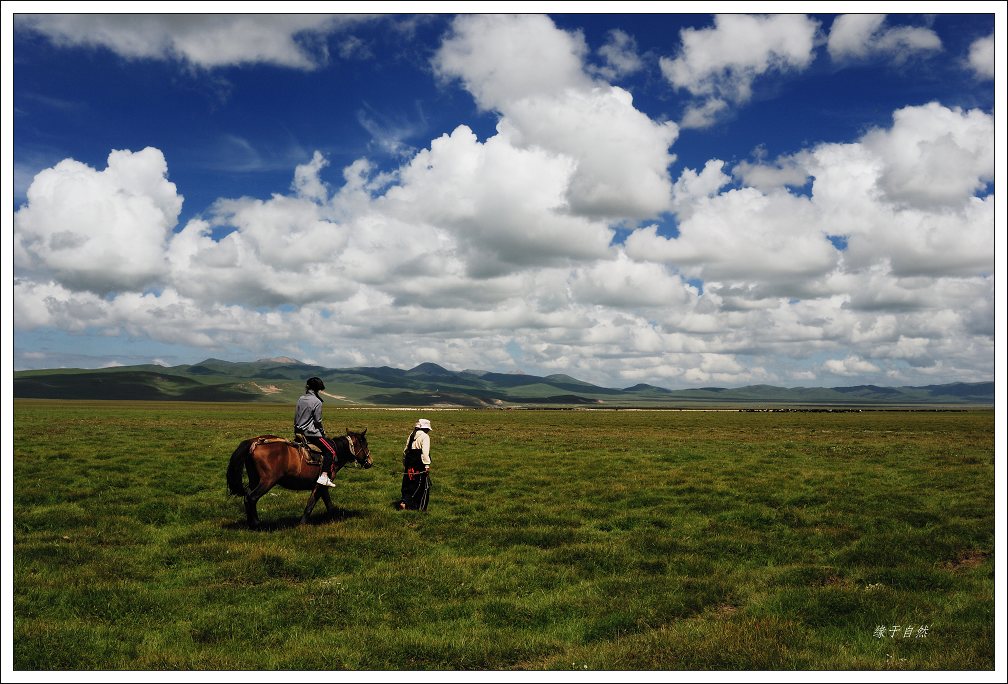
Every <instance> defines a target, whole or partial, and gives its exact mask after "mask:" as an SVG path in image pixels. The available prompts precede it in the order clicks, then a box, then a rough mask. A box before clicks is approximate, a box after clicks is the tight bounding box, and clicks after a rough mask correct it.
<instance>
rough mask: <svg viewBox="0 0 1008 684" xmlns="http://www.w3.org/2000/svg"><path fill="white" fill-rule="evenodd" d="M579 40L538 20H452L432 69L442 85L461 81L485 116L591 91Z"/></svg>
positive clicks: (473, 17) (510, 17)
mask: <svg viewBox="0 0 1008 684" xmlns="http://www.w3.org/2000/svg"><path fill="white" fill-rule="evenodd" d="M587 51H588V47H587V46H586V45H585V42H584V38H583V37H582V36H581V35H580V34H574V33H567V32H566V31H560V30H558V29H557V28H556V26H554V24H553V22H552V21H551V20H550V19H549V17H546V16H541V15H503V14H472V15H461V16H459V17H456V18H455V20H454V21H453V23H452V33H451V35H449V36H448V38H447V39H446V40H445V41H444V42H443V43H442V44H441V47H440V48H439V49H438V51H437V53H436V54H435V55H434V59H433V61H432V64H433V66H434V70H435V72H436V73H437V74H438V75H439V76H440V77H441V78H443V79H446V80H451V79H455V78H459V79H461V80H462V83H463V85H464V86H465V89H466V90H468V91H469V92H470V93H472V95H473V97H475V98H476V103H477V104H478V105H479V106H480V107H482V108H483V109H486V110H497V111H502V110H504V109H506V108H507V106H508V105H509V104H510V103H512V102H515V101H517V100H520V99H523V98H528V97H547V98H548V97H551V96H552V95H553V94H554V93H557V92H563V91H565V90H567V89H568V88H577V89H589V88H591V86H592V82H591V79H590V78H589V77H588V76H586V75H585V73H584V69H583V67H582V60H583V58H584V55H585V54H586V53H587Z"/></svg>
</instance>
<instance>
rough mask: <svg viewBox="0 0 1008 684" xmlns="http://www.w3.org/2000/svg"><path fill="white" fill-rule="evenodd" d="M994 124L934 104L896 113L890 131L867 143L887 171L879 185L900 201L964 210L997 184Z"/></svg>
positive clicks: (977, 114)
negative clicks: (978, 194) (963, 205)
mask: <svg viewBox="0 0 1008 684" xmlns="http://www.w3.org/2000/svg"><path fill="white" fill-rule="evenodd" d="M993 139H994V119H993V117H992V116H991V115H989V114H986V113H985V112H983V111H980V110H971V111H967V112H964V111H962V110H960V109H958V108H954V109H949V108H947V107H943V106H942V105H940V104H938V103H936V102H932V103H930V104H928V105H924V106H922V107H904V108H903V109H900V110H898V111H896V112H895V113H894V114H893V126H892V128H890V129H888V130H879V129H876V130H873V131H871V132H869V133H868V134H867V135H866V136H865V137H864V138H863V139H862V144H863V145H864V146H865V147H866V148H868V149H869V150H870V151H872V152H874V153H875V154H876V155H877V156H878V158H879V159H880V160H882V162H883V164H884V166H883V168H882V170H881V177H880V178H879V186H880V188H881V189H882V190H883V191H884V192H885V193H886V195H887V197H888V198H889V199H890V200H892V201H894V202H903V203H906V204H909V205H911V206H947V205H958V204H961V203H962V202H963V201H964V200H967V199H969V198H970V197H971V196H973V194H974V193H976V192H978V191H980V190H983V189H984V187H985V186H986V185H987V183H988V182H989V181H992V180H993V179H994V146H993V145H991V141H992V140H993Z"/></svg>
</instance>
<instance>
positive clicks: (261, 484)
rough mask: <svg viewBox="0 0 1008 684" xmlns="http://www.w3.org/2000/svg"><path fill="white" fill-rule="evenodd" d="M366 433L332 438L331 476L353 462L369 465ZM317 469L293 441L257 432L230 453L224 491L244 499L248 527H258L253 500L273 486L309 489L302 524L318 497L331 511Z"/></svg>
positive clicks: (330, 505)
mask: <svg viewBox="0 0 1008 684" xmlns="http://www.w3.org/2000/svg"><path fill="white" fill-rule="evenodd" d="M366 434H367V428H364V431H363V432H351V431H350V430H347V431H346V437H337V438H335V439H333V440H332V444H333V446H334V447H336V458H335V459H334V461H333V470H332V473H331V474H332V475H335V474H336V473H337V472H338V471H339V470H340V469H341V468H342V467H343V466H345V465H347V464H349V463H352V462H354V461H356V462H357V464H358V465H360V466H361V467H363V468H370V467H371V450H370V449H368V443H367V437H366ZM243 466H244V468H245V470H246V471H247V472H248V479H249V486H248V487H246V486H245V484H244V483H243V482H242V467H243ZM321 472H322V466H321V464H312V463H309V462H308V461H306V460H305V458H304V456H303V455H302V453H301V450H300V449H298V447H297V446H296V445H295V444H294V443H293V442H290V441H288V440H286V439H283V438H281V437H277V436H275V435H261V436H259V437H255V438H253V439H246V440H245V441H244V442H242V443H241V444H239V445H238V448H237V449H235V450H234V453H233V454H231V461H230V462H229V463H228V469H227V484H228V492H229V493H231V494H233V495H234V496H242V497H244V498H245V515H246V517H247V518H248V524H249V527H251V528H253V529H254V528H256V527H258V526H259V513H258V511H257V510H256V502H257V501H259V499H260V498H262V497H263V496H264V495H265V494H266V492H268V491H269V490H270V489H272V488H273V487H274V486H275V485H280V486H281V487H286V488H287V489H297V490H302V491H306V490H311V495H309V497H308V505H307V506H306V507H305V510H304V514H303V515H302V516H301V522H302V523H304V522H307V520H308V516H309V515H311V512H312V509H313V508H314V507H315V503H316V502H317V501H318V499H319V497H321V498H322V501H323V502H325V505H326V509H327V510H328V511H329V513H333V512H334V511H335V507H334V506H333V502H332V499H330V498H329V491H328V487H325V486H323V485H320V484H318V483H316V480H317V479H318V477H319V475H320V474H321Z"/></svg>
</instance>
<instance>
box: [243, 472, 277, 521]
mask: <svg viewBox="0 0 1008 684" xmlns="http://www.w3.org/2000/svg"><path fill="white" fill-rule="evenodd" d="M271 489H273V483H272V482H270V483H269V484H268V485H267V483H266V482H265V481H260V482H259V484H258V485H257V486H256V488H255V489H253V490H252V491H250V492H249V493H248V496H246V497H245V517H247V518H248V524H249V527H251V528H252V529H256V528H257V527H259V511H258V510H257V509H256V503H257V502H258V501H259V499H261V498H262V497H263V496H265V494H266V492H268V491H269V490H271Z"/></svg>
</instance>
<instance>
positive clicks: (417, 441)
mask: <svg viewBox="0 0 1008 684" xmlns="http://www.w3.org/2000/svg"><path fill="white" fill-rule="evenodd" d="M430 431H431V425H430V421H429V420H427V419H426V418H421V419H420V420H418V421H417V422H416V425H414V426H413V432H411V433H410V436H409V439H407V440H406V448H405V449H403V477H402V499H400V500H399V510H401V511H405V510H406V509H410V510H416V511H426V510H427V502H428V501H429V500H430V488H431V479H430V463H431V461H430Z"/></svg>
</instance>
